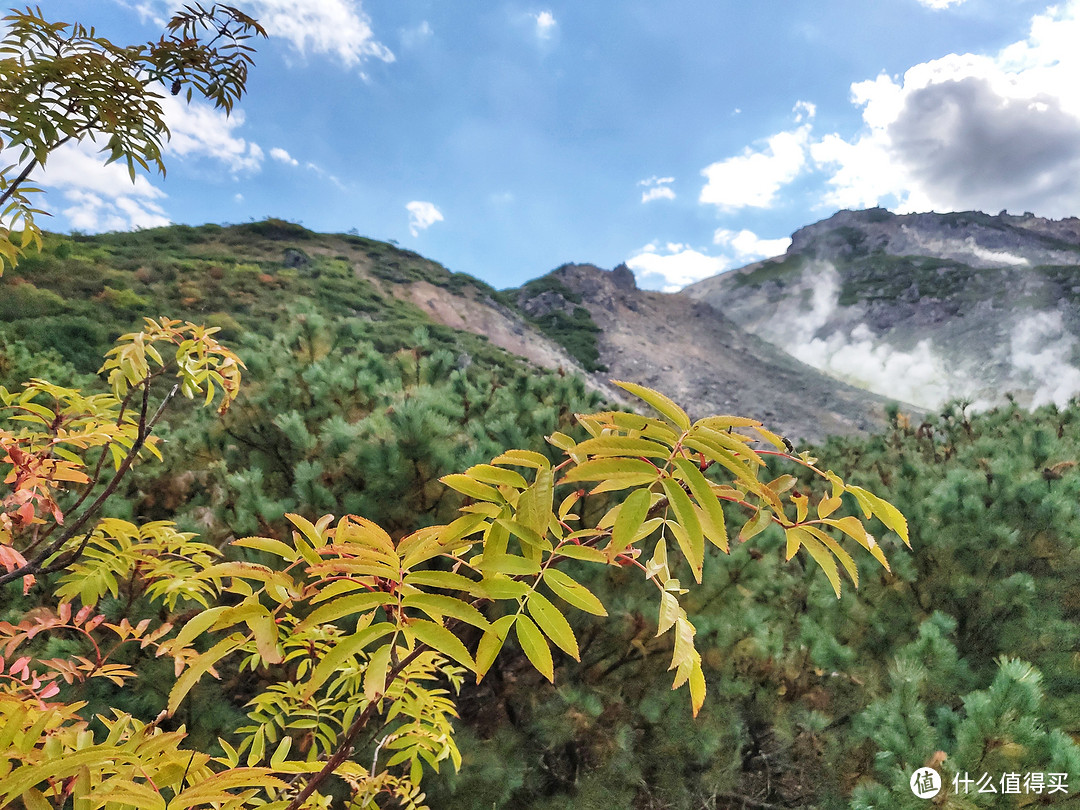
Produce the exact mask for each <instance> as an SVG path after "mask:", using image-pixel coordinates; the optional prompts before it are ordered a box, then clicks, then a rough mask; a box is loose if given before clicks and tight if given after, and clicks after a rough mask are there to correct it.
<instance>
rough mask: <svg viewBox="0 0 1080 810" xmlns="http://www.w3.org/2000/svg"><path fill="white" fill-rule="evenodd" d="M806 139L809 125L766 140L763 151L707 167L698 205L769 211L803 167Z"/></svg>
mask: <svg viewBox="0 0 1080 810" xmlns="http://www.w3.org/2000/svg"><path fill="white" fill-rule="evenodd" d="M809 139H810V125H809V124H804V125H803V126H801V127H799V128H798V129H795V130H791V131H788V132H778V133H776V134H775V135H773V136H771V137H769V138H768V139H767V140H766V144H765V148H764V149H761V150H757V151H755V150H753V149H751V148H750V147H747V148H746V149H744V150H743V152H742V154H740V155H735V156H734V157H730V158H727V159H726V160H720V161H717V162H716V163H712V164H710V165H709V166H706V167H705V168H704V169H702V170H701V173H702V174H703V175H704V176H705V180H706V182H705V186H704V187H703V188H702V189H701V196H700V197H699V200H700V202H703V203H709V204H711V205H716V206H719V207H720V208H722V209H726V210H732V209H736V208H745V207H753V208H768V207H769V206H770V205H772V204H773V201H774V200H775V199H776V195H777V193H778V192H779V191H780V189H781V187H783V186H785V185H787V184H788V183H790V182H791V181H792V180H794V179H795V178H796V177H798V175H799V173H800V172H801V171H802V169H803V167H804V166H805V165H806V159H807V154H806V151H807V146H808V143H809Z"/></svg>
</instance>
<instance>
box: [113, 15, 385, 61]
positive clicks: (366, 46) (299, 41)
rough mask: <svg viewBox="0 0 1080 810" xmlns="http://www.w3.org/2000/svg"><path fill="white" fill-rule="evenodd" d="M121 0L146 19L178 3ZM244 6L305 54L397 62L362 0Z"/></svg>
mask: <svg viewBox="0 0 1080 810" xmlns="http://www.w3.org/2000/svg"><path fill="white" fill-rule="evenodd" d="M121 3H122V5H126V6H128V7H129V8H134V9H135V10H136V11H138V12H139V14H140V16H141V17H143V18H144V19H145V18H147V17H150V18H152V19H161V15H162V14H169V13H171V11H172V8H173V7H174V6H175V3H173V2H172V1H171V0H169V2H164V1H163V0H153V2H150V0H138V2H135V3H131V2H123V0H121ZM243 7H244V11H246V12H247V13H248V14H250V15H251V16H252V17H254V18H255V19H257V20H258V21H259V22H260V23H261V24H262V26H263V27H264V28H265V29H266V31H267V33H268V34H269V35H270V36H271V37H280V38H281V39H284V40H287V41H288V42H289V43H290V44H291V45H292V46H293V48H295V49H296V51H297V52H298V53H300V54H301V55H302V56H306V55H308V54H319V55H326V56H331V57H334V58H336V59H337V60H338V61H340V62H341V63H342V64H344V65H345V66H346V67H354V66H356V65H359V64H361V63H363V62H365V61H367V60H369V59H378V60H380V61H383V62H393V61H394V54H393V53H392V52H391V51H390V49H389V48H387V47H386V46H385V45H383V44H382V43H381V42H379V41H378V40H377V39H376V38H375V32H374V31H373V30H372V28H371V18H370V17H368V15H367V14H366V13H364V8H363V4H362V3H361V2H360V0H318V2H314V1H313V0H246V2H245V3H244V4H243Z"/></svg>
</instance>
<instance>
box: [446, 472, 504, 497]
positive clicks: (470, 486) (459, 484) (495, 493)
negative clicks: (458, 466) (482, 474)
mask: <svg viewBox="0 0 1080 810" xmlns="http://www.w3.org/2000/svg"><path fill="white" fill-rule="evenodd" d="M439 480H440V481H442V482H443V483H444V484H446V485H447V486H448V487H450V488H451V489H456V490H457V491H458V492H460V493H461V494H462V495H467V496H468V497H470V498H475V499H476V500H478V501H490V502H492V503H503V502H504V501H505V500H506V499H505V498H503V496H502V495H501V494H500V493H499V490H497V489H495V487H489V486H488V485H487V484H481V483H480V482H479V481H476V480H475V479H472V478H470V477H469V476H467V475H462V474H461V473H454V474H453V475H444V476H443V477H442V478H440V479H439Z"/></svg>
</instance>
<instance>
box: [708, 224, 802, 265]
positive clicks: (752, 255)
mask: <svg viewBox="0 0 1080 810" xmlns="http://www.w3.org/2000/svg"><path fill="white" fill-rule="evenodd" d="M713 244H714V245H722V246H724V247H728V248H731V249H732V250H733V251H734V253H735V257H736V258H738V259H740V260H750V259H767V258H770V257H772V256H779V255H780V254H781V253H786V252H787V249H788V248H789V247H791V237H785V238H783V239H762V238H761V237H760V236H758V235H757V234H756V233H754V232H753V231H748V230H746V229H745V228H744V229H742V230H741V231H738V232H737V233H736V232H735V231H729V230H726V229H724V228H718V229H717V231H716V233H714V234H713Z"/></svg>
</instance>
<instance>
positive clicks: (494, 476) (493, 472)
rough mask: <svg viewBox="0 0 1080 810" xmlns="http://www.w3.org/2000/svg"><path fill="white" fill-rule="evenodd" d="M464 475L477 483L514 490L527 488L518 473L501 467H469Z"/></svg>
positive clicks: (480, 465)
mask: <svg viewBox="0 0 1080 810" xmlns="http://www.w3.org/2000/svg"><path fill="white" fill-rule="evenodd" d="M465 475H467V476H469V477H471V478H475V479H476V480H477V481H483V482H484V483H485V484H496V485H499V486H507V487H514V489H525V488H526V487H527V486H528V484H527V483H526V482H525V479H524V478H522V477H521V474H520V473H516V472H514V471H513V470H504V469H503V468H502V467H493V466H492V465H491V464H476V465H474V466H472V467H469V469H467V470H466V471H465Z"/></svg>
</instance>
